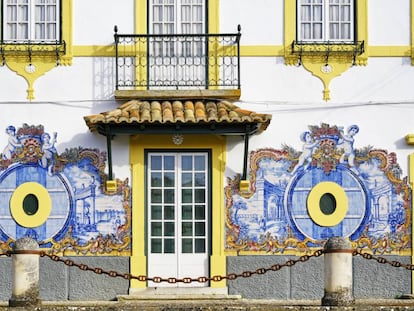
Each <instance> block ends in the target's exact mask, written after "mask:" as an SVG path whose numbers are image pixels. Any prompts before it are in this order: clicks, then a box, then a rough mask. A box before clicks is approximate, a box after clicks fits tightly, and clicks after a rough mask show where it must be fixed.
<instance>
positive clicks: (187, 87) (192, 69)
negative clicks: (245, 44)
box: [114, 26, 241, 100]
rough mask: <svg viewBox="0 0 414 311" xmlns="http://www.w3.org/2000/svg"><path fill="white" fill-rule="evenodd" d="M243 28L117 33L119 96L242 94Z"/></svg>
mask: <svg viewBox="0 0 414 311" xmlns="http://www.w3.org/2000/svg"><path fill="white" fill-rule="evenodd" d="M240 36H241V33H240V26H239V27H238V32H237V33H233V34H179V35H178V34H163V35H148V34H146V35H140V34H118V29H117V27H116V26H115V34H114V38H115V50H116V70H115V71H116V72H115V74H116V90H115V98H116V99H128V100H129V99H134V98H135V99H141V100H145V99H166V98H168V99H169V100H171V99H175V98H177V99H183V98H192V99H197V98H212V99H217V98H220V99H239V98H240Z"/></svg>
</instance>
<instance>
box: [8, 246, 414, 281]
mask: <svg viewBox="0 0 414 311" xmlns="http://www.w3.org/2000/svg"><path fill="white" fill-rule="evenodd" d="M12 254H27V252H24V251H23V252H22V251H7V252H4V253H0V256H7V257H10V256H11V255H12ZM30 254H38V255H39V256H40V257H48V258H50V259H51V260H52V261H56V262H62V263H63V264H65V265H67V266H68V267H77V268H79V269H80V270H82V271H91V272H93V273H95V274H104V275H107V276H110V277H121V278H123V279H125V280H132V279H134V280H138V281H140V282H147V281H150V282H154V283H162V282H166V283H170V284H175V283H185V284H189V283H192V282H197V283H206V282H210V281H212V282H220V281H223V280H229V281H233V280H236V279H238V278H249V277H251V276H253V275H262V274H265V273H267V272H268V271H279V270H280V269H282V268H284V267H292V266H294V265H295V264H297V263H298V262H307V261H308V260H310V259H311V258H313V257H320V256H321V255H323V254H324V250H322V249H319V250H317V251H315V252H314V253H313V254H311V255H303V256H300V257H299V258H297V259H289V260H287V261H286V262H285V263H280V264H279V263H278V264H274V265H272V266H270V267H267V268H258V269H256V270H254V271H243V272H241V273H229V274H227V275H224V276H222V275H214V276H212V277H207V276H200V277H198V278H190V277H184V278H175V277H169V278H162V277H159V276H154V277H148V276H146V275H138V276H135V275H132V274H130V273H119V272H117V271H113V270H109V271H107V270H104V269H102V268H100V267H90V266H88V265H86V264H82V263H76V262H74V261H73V260H71V259H67V258H61V257H60V256H57V255H55V254H49V253H47V252H45V251H30ZM352 255H353V256H357V255H359V256H361V257H362V258H364V259H367V260H375V261H377V262H378V263H381V264H389V265H391V266H392V267H397V268H399V267H402V268H405V269H407V270H411V271H414V265H411V264H404V263H401V262H399V261H395V260H393V261H389V260H387V259H386V258H384V257H379V256H378V257H377V256H373V255H372V254H370V253H366V252H364V253H363V252H361V250H358V249H356V250H354V251H353V253H352Z"/></svg>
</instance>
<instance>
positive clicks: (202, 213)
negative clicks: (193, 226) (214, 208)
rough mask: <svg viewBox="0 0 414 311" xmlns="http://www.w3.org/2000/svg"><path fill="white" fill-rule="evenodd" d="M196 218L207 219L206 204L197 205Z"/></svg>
mask: <svg viewBox="0 0 414 311" xmlns="http://www.w3.org/2000/svg"><path fill="white" fill-rule="evenodd" d="M195 219H197V220H204V219H206V211H205V207H204V205H196V206H195Z"/></svg>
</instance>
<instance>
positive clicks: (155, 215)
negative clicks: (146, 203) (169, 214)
mask: <svg viewBox="0 0 414 311" xmlns="http://www.w3.org/2000/svg"><path fill="white" fill-rule="evenodd" d="M151 219H162V207H161V206H160V205H152V206H151Z"/></svg>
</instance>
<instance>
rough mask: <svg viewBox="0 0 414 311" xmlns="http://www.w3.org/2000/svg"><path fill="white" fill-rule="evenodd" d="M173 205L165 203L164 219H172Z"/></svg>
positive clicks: (173, 216)
mask: <svg viewBox="0 0 414 311" xmlns="http://www.w3.org/2000/svg"><path fill="white" fill-rule="evenodd" d="M174 214H175V213H174V206H171V205H167V206H165V207H164V219H168V220H171V219H174V218H175V215H174Z"/></svg>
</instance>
